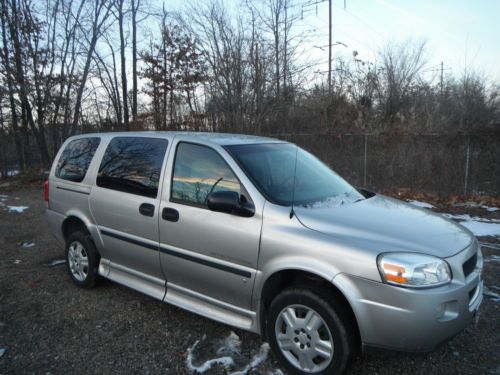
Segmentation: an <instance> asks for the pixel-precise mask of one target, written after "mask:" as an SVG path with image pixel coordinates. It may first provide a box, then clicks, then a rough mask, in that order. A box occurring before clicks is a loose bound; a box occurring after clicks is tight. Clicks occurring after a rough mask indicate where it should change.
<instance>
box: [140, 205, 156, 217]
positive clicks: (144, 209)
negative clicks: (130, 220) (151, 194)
mask: <svg viewBox="0 0 500 375" xmlns="http://www.w3.org/2000/svg"><path fill="white" fill-rule="evenodd" d="M139 212H140V213H141V215H144V216H153V215H154V214H155V206H154V205H152V204H151V203H143V204H141V205H140V206H139Z"/></svg>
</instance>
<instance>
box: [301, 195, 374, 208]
mask: <svg viewBox="0 0 500 375" xmlns="http://www.w3.org/2000/svg"><path fill="white" fill-rule="evenodd" d="M363 199H364V198H360V197H359V196H356V195H353V194H351V193H344V194H341V195H337V196H335V197H328V198H326V199H323V200H321V201H317V202H313V203H310V204H304V205H302V207H304V208H332V207H338V206H342V205H344V204H350V203H355V202H357V201H359V200H363Z"/></svg>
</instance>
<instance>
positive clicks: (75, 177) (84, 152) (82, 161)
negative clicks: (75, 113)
mask: <svg viewBox="0 0 500 375" xmlns="http://www.w3.org/2000/svg"><path fill="white" fill-rule="evenodd" d="M100 142H101V139H100V138H80V139H75V140H73V141H71V142H69V143H68V144H67V145H66V147H65V149H64V151H63V152H62V154H61V156H60V158H59V161H58V162H57V167H56V173H55V174H56V177H57V178H61V179H63V180H68V181H72V182H82V181H83V179H84V178H85V175H86V174H87V170H88V169H89V165H90V162H91V161H92V158H93V157H94V154H95V151H96V150H97V147H98V146H99V143H100Z"/></svg>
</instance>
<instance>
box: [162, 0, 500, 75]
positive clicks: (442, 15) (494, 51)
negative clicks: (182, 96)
mask: <svg viewBox="0 0 500 375" xmlns="http://www.w3.org/2000/svg"><path fill="white" fill-rule="evenodd" d="M199 1H200V2H202V1H203V0H199ZM332 1H333V41H341V42H343V43H345V44H346V45H347V46H348V47H343V46H341V45H339V46H336V47H334V54H335V55H336V56H344V57H347V58H349V57H350V56H352V51H353V50H356V51H357V52H358V53H359V55H358V57H359V58H361V59H363V60H369V61H373V60H374V59H375V57H376V51H377V50H378V49H379V48H380V47H381V46H383V45H384V44H386V43H387V42H389V41H394V42H398V41H404V40H407V39H408V38H413V39H416V40H419V39H424V40H426V41H427V48H428V54H427V55H428V59H427V60H428V63H427V65H426V69H427V70H428V71H430V73H431V74H434V73H435V76H436V77H437V76H438V73H436V72H433V71H434V70H435V69H439V66H440V64H441V62H443V66H444V68H445V74H448V73H452V74H453V75H459V74H461V73H463V72H464V70H465V68H466V67H467V68H468V69H471V68H474V69H475V70H478V71H480V72H483V73H485V74H486V75H487V76H489V77H491V78H493V79H494V80H497V81H500V0H345V3H346V8H345V9H344V0H332ZM156 2H157V3H161V2H162V1H161V0H156ZM292 2H294V3H295V6H294V7H293V8H294V9H293V11H295V12H298V14H302V11H303V15H304V16H303V19H301V20H300V21H299V22H300V26H299V27H300V28H302V29H303V30H308V31H309V35H310V36H309V37H308V38H307V41H306V42H304V44H305V46H304V47H305V50H306V51H307V53H308V54H310V55H311V58H318V59H324V60H325V61H326V60H327V59H328V49H327V48H325V49H324V50H323V51H322V50H321V49H319V48H315V47H314V46H325V45H327V44H328V0H323V1H322V0H292ZM314 2H318V4H317V5H312V6H307V4H308V3H314ZM226 3H228V4H230V5H231V4H238V3H239V0H226ZM184 4H185V2H184V1H182V0H169V1H165V5H166V8H167V9H176V10H178V9H182V7H183V6H184ZM325 69H326V65H325Z"/></svg>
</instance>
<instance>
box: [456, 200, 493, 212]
mask: <svg viewBox="0 0 500 375" xmlns="http://www.w3.org/2000/svg"><path fill="white" fill-rule="evenodd" d="M454 206H455V207H472V208H483V209H485V210H486V211H489V212H495V211H498V210H500V208H498V207H491V206H486V205H484V204H481V203H476V202H464V203H455V204H454Z"/></svg>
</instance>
